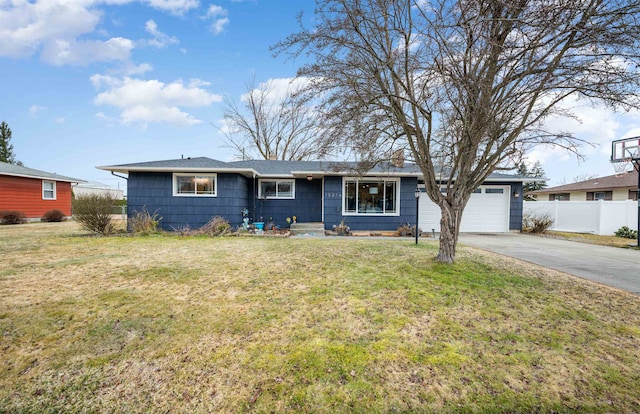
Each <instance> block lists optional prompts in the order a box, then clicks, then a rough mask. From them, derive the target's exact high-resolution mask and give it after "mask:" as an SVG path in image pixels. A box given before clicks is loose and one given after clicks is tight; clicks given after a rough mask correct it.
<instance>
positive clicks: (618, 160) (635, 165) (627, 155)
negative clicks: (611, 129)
mask: <svg viewBox="0 0 640 414" xmlns="http://www.w3.org/2000/svg"><path fill="white" fill-rule="evenodd" d="M611 165H613V169H614V170H615V171H616V176H618V177H619V176H623V175H625V174H626V173H627V172H629V171H633V170H634V169H636V170H638V169H640V137H633V138H623V139H618V140H615V141H613V142H612V143H611Z"/></svg>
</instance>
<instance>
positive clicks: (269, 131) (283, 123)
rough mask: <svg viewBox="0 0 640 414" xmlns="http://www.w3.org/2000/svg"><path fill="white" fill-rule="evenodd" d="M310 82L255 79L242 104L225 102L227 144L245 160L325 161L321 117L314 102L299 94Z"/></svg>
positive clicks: (248, 88) (227, 100) (301, 79)
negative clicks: (319, 129) (256, 80)
mask: <svg viewBox="0 0 640 414" xmlns="http://www.w3.org/2000/svg"><path fill="white" fill-rule="evenodd" d="M305 84H306V79H304V78H297V79H293V80H289V79H277V80H274V79H272V80H270V81H268V82H265V83H260V84H259V85H257V86H256V83H255V80H254V81H253V83H251V84H248V85H247V91H246V93H245V94H244V95H243V96H242V98H241V103H240V104H239V105H238V103H236V102H235V101H233V100H232V99H226V100H225V106H226V108H225V112H224V120H225V126H224V127H223V128H221V131H222V132H223V134H224V135H225V138H226V141H227V143H228V144H229V145H230V146H231V147H232V148H233V149H234V150H235V152H236V154H237V155H238V156H239V157H242V158H243V159H256V158H257V159H267V160H268V159H279V160H308V159H310V158H323V156H324V154H323V151H322V148H321V147H319V146H318V145H317V142H316V141H317V140H316V137H317V134H318V126H319V117H318V116H317V114H316V113H315V110H314V108H313V106H312V105H311V102H312V101H313V100H310V99H307V97H306V96H305V95H304V94H299V93H298V91H299V90H300V89H301V87H302V86H304V85H305Z"/></svg>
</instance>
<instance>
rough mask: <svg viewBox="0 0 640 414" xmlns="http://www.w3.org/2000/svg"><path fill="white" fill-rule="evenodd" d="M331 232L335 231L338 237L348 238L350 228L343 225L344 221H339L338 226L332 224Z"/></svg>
mask: <svg viewBox="0 0 640 414" xmlns="http://www.w3.org/2000/svg"><path fill="white" fill-rule="evenodd" d="M333 231H335V232H336V233H337V234H338V236H348V235H349V233H350V232H351V228H349V226H347V225H346V224H345V223H344V220H341V221H340V224H334V226H333Z"/></svg>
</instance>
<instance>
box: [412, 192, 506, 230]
mask: <svg viewBox="0 0 640 414" xmlns="http://www.w3.org/2000/svg"><path fill="white" fill-rule="evenodd" d="M509 191H510V188H509V186H494V185H486V186H482V187H480V188H478V189H476V191H475V192H474V193H473V194H471V198H470V199H469V202H468V203H467V207H466V208H465V209H464V213H463V214H462V223H461V225H460V231H461V232H466V233H481V232H484V233H503V232H508V231H509ZM419 219H420V220H419V221H420V226H419V227H420V228H421V229H422V231H427V232H428V231H431V229H434V230H435V231H436V232H439V231H440V207H438V206H437V205H436V204H435V203H434V202H432V201H431V199H430V198H429V197H428V196H427V195H426V194H424V193H423V194H422V195H421V197H420V211H419Z"/></svg>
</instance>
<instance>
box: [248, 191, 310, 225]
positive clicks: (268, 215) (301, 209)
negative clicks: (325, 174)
mask: <svg viewBox="0 0 640 414" xmlns="http://www.w3.org/2000/svg"><path fill="white" fill-rule="evenodd" d="M256 181H257V180H256ZM295 181H296V183H295V199H291V200H287V199H281V200H279V199H273V198H269V199H264V200H260V199H258V198H257V197H258V194H257V187H258V186H257V185H256V200H255V201H256V205H255V212H256V214H255V220H256V221H260V217H262V220H263V221H265V222H267V223H268V222H270V221H272V222H273V223H274V224H275V225H277V226H280V227H283V228H284V227H288V224H287V222H286V220H287V217H289V218H293V216H296V217H297V219H298V222H305V223H310V222H321V221H322V180H319V179H316V180H311V181H308V180H306V179H296V180H295Z"/></svg>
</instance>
